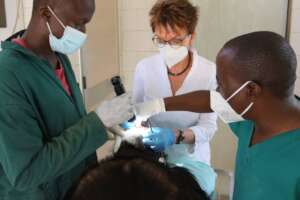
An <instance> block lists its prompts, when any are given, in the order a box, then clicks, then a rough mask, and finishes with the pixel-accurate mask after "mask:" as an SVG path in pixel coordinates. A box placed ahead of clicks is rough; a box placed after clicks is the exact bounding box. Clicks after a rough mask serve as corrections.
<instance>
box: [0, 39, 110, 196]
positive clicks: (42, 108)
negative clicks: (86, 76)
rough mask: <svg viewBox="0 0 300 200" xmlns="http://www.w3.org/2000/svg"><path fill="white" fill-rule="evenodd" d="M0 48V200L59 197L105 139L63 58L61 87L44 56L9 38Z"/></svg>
mask: <svg viewBox="0 0 300 200" xmlns="http://www.w3.org/2000/svg"><path fill="white" fill-rule="evenodd" d="M1 47H2V49H3V51H1V52H0V199H1V200H21V199H22V200H24V199H28V200H59V199H62V198H63V196H64V194H65V193H66V191H67V190H68V189H69V188H70V186H71V185H72V184H73V183H74V182H76V181H77V180H78V179H79V177H80V175H81V173H82V171H83V170H85V169H86V168H87V167H88V166H89V165H90V164H92V163H94V162H96V154H95V151H96V149H97V148H98V147H99V146H101V145H103V144H104V143H105V142H106V140H107V133H106V131H105V127H104V125H103V124H102V122H101V121H100V120H99V118H98V116H97V115H96V114H95V113H94V112H92V113H89V114H87V113H86V111H85V107H84V104H83V99H82V96H81V92H80V89H79V87H78V84H77V82H76V79H75V76H74V73H73V71H72V68H71V64H70V62H69V60H68V58H67V57H66V56H64V55H62V54H57V55H58V57H59V59H60V61H61V63H62V65H63V67H64V71H65V74H66V78H67V80H68V83H69V85H70V88H71V91H72V96H69V95H68V94H67V93H66V91H65V90H64V88H63V86H62V85H61V82H60V81H59V80H58V79H57V77H56V76H55V73H54V70H53V69H52V68H51V66H50V64H49V63H48V61H47V60H45V59H42V58H40V57H38V56H36V55H35V54H34V53H32V52H31V51H29V50H27V49H24V48H22V47H21V46H19V45H17V44H14V43H12V42H8V41H7V42H3V43H2V46H1Z"/></svg>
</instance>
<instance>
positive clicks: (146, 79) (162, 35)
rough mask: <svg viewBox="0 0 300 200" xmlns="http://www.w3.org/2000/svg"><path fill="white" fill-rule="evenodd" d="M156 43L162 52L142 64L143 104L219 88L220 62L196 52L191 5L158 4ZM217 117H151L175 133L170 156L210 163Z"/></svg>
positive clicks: (137, 90)
mask: <svg viewBox="0 0 300 200" xmlns="http://www.w3.org/2000/svg"><path fill="white" fill-rule="evenodd" d="M150 18H151V26H152V30H153V33H154V36H153V42H154V44H155V45H156V46H157V47H158V49H159V51H160V53H159V54H157V55H154V56H152V57H149V58H146V59H144V60H142V61H141V62H139V64H138V65H137V67H136V72H135V78H134V87H133V88H134V89H133V98H134V101H135V102H136V103H141V102H144V101H148V100H151V99H156V98H164V97H170V96H175V95H181V94H184V93H188V92H192V91H197V90H215V89H216V87H217V84H216V67H215V64H214V63H212V62H210V61H208V60H207V59H205V58H203V57H201V56H199V55H198V52H197V50H196V49H194V48H192V46H193V42H194V40H195V36H196V34H195V28H196V24H197V21H198V9H197V7H194V6H193V5H192V4H190V3H189V2H188V1H179V0H177V1H176V0H166V1H158V2H157V3H156V4H155V5H154V7H153V8H152V10H151V12H150ZM216 120H217V116H216V114H214V113H213V114H198V113H192V112H183V111H174V112H166V113H161V114H158V115H155V116H152V117H151V118H150V121H151V124H152V126H156V127H162V128H172V129H174V130H175V131H174V134H175V136H176V143H177V144H175V145H173V146H171V147H169V148H167V149H166V153H167V154H168V155H169V156H170V157H173V158H175V157H178V156H183V155H184V156H188V157H191V158H193V159H196V160H198V161H200V162H202V163H205V164H207V165H210V144H209V142H210V140H211V139H212V137H213V136H214V133H215V132H216V129H217V124H216Z"/></svg>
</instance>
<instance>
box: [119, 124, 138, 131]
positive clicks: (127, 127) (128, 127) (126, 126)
mask: <svg viewBox="0 0 300 200" xmlns="http://www.w3.org/2000/svg"><path fill="white" fill-rule="evenodd" d="M120 126H121V127H122V128H123V129H125V130H126V131H127V130H129V129H131V128H134V127H135V124H134V123H133V122H124V123H122V124H120Z"/></svg>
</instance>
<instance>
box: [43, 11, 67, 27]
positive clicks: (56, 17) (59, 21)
mask: <svg viewBox="0 0 300 200" xmlns="http://www.w3.org/2000/svg"><path fill="white" fill-rule="evenodd" d="M47 7H48V10H49V11H50V12H51V14H52V15H53V16H54V18H55V19H56V20H57V21H58V23H59V24H60V25H61V26H62V27H63V28H64V29H65V28H66V26H65V25H64V23H63V22H62V21H61V20H60V19H59V18H58V16H57V15H56V14H55V12H54V11H53V10H52V9H51V8H50V6H47ZM48 26H49V24H48ZM49 27H50V26H49ZM50 30H51V29H50Z"/></svg>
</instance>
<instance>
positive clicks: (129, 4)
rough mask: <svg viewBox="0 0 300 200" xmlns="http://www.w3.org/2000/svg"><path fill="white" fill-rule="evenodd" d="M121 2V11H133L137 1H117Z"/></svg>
mask: <svg viewBox="0 0 300 200" xmlns="http://www.w3.org/2000/svg"><path fill="white" fill-rule="evenodd" d="M119 1H121V4H120V5H121V10H129V9H135V8H136V2H137V0H119ZM141 1H143V0H141Z"/></svg>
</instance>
